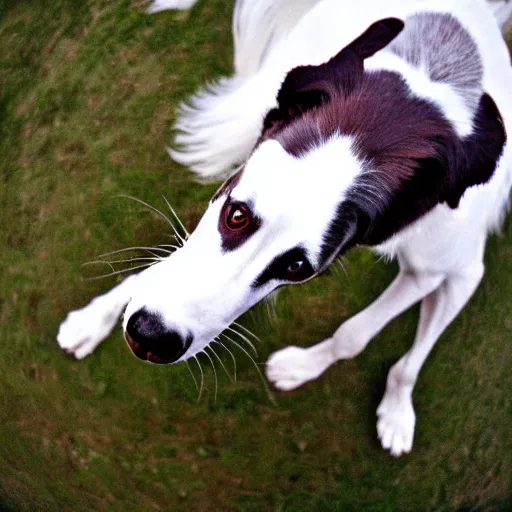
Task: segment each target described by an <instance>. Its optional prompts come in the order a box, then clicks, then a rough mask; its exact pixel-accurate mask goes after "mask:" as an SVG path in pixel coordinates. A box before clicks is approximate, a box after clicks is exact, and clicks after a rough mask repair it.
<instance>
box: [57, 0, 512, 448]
mask: <svg viewBox="0 0 512 512" xmlns="http://www.w3.org/2000/svg"><path fill="white" fill-rule="evenodd" d="M193 3H194V2H193V1H192V0H183V1H179V0H174V1H173V0H158V1H157V2H155V3H154V4H153V5H152V7H151V9H152V10H158V9H161V8H167V7H177V8H179V7H189V6H191V5H192V4H193ZM511 11H512V3H510V4H509V3H506V2H504V1H501V2H498V3H495V4H491V5H489V3H487V2H486V1H484V0H386V1H375V0H359V1H358V2H348V1H342V0H238V2H237V4H236V7H235V16H234V40H235V69H236V72H235V75H234V76H233V77H232V78H226V79H223V80H221V81H220V82H219V84H218V85H216V86H214V87H213V88H209V89H208V90H207V91H206V92H202V93H200V94H199V95H197V96H195V97H194V98H193V99H192V101H191V103H190V105H189V106H184V107H183V109H182V112H181V118H180V121H179V123H178V128H179V129H180V130H181V134H180V135H179V136H178V137H177V139H176V145H175V149H173V150H171V151H170V154H171V156H172V157H173V158H174V159H176V160H177V161H179V162H181V163H183V164H185V165H188V166H189V167H190V168H191V169H192V170H193V171H194V172H196V173H197V174H198V175H199V176H200V177H201V178H211V179H214V178H217V177H218V176H220V175H229V174H231V177H230V178H229V179H228V181H227V182H226V183H225V184H224V185H223V187H222V188H221V189H220V190H219V191H218V193H217V194H216V195H215V196H214V198H213V199H212V200H211V202H210V204H209V206H208V209H207V210H206V212H205V214H204V216H203V218H202V219H201V221H200V223H199V225H198V226H197V229H196V230H195V231H194V232H193V233H192V235H191V236H190V238H189V239H188V240H187V241H186V243H185V244H184V246H183V247H182V248H181V249H179V250H178V251H177V252H176V253H174V254H173V255H172V256H170V257H169V258H167V259H165V260H164V261H162V262H160V263H158V264H156V265H153V266H152V267H150V268H149V269H147V270H145V271H144V272H141V273H140V274H138V275H136V276H132V277H129V278H128V279H126V280H125V281H124V282H122V283H121V284H120V285H119V286H117V287H116V288H114V289H113V290H112V291H110V292H109V293H107V294H105V295H103V296H100V297H98V298H96V299H95V300H93V301H92V302H91V303H90V304H89V305H88V306H86V307H85V308H83V309H81V310H78V311H75V312H72V313H70V314H69V316H68V318H67V319H66V321H65V322H64V323H63V324H62V325H61V328H60V331H59V334H58V342H59V344H60V346H61V347H62V348H63V349H65V350H66V351H68V352H70V353H72V354H74V355H75V356H76V357H77V358H82V357H84V356H86V355H88V354H90V353H91V352H92V351H93V350H94V348H95V347H96V346H97V345H98V344H99V343H100V342H101V341H102V340H103V339H104V338H105V337H106V336H108V334H109V333H110V331H111V330H112V328H113V326H114V325H115V323H116V322H117V319H118V317H119V316H120V315H121V313H122V311H123V309H125V308H126V310H125V313H124V321H123V329H124V332H125V337H126V339H127V342H128V344H129V345H130V347H131V348H132V350H133V352H134V353H135V354H136V355H137V356H138V357H139V358H141V359H144V360H148V361H152V362H155V363H172V362H177V361H183V360H185V359H188V358H190V357H193V356H195V355H196V354H198V353H199V352H201V351H203V350H204V349H205V348H206V347H207V346H208V345H209V343H210V342H211V340H212V339H213V338H214V337H215V336H217V335H218V334H219V333H220V332H222V331H223V330H224V329H226V328H227V327H228V326H229V325H230V324H231V323H232V322H233V321H234V320H235V319H236V318H237V317H238V316H239V315H241V314H242V313H243V312H245V311H247V310H248V309H249V308H250V307H251V306H253V305H254V304H256V303H257V302H258V301H260V300H261V299H263V298H264V297H265V296H267V295H268V294H269V293H270V292H272V291H273V290H275V289H276V288H278V287H279V286H282V285H285V284H292V283H293V284H295V283H302V282H305V281H308V280H309V279H312V278H314V277H315V276H317V275H318V274H320V273H321V272H323V271H324V270H325V269H326V268H327V267H328V266H329V265H331V263H333V261H334V260H335V259H336V258H337V257H338V256H340V255H342V254H344V253H345V252H346V251H348V250H349V249H350V248H351V247H354V246H356V245H366V246H369V247H371V248H373V249H374V250H376V251H377V252H379V253H381V254H384V255H387V256H389V257H396V258H397V259H398V261H399V263H400V273H399V275H398V277H397V278H396V279H395V281H394V282H393V283H392V284H391V285H390V286H389V288H388V289H387V290H386V291H385V292H384V293H383V294H382V295H381V296H380V297H379V298H378V299H377V300H376V301H375V302H374V303H373V304H371V305H370V306H369V307H367V308H366V309H365V310H364V311H362V312H360V313H359V314H357V315H355V316H354V317H353V318H350V319H349V320H347V321H346V322H344V323H343V324H342V325H341V327H340V328H339V329H338V330H337V331H336V332H335V333H334V334H333V336H332V337H331V338H329V339H326V340H324V341H322V342H321V343H319V344H317V345H314V346H312V347H311V348H307V349H304V348H298V347H288V348H285V349H284V350H281V351H279V352H277V353H275V354H273V355H272V356H271V357H270V359H269V361H268V363H267V367H266V368H267V375H268V378H269V379H270V381H271V382H272V383H273V384H274V386H275V387H276V388H278V389H280V390H290V389H294V388H296V387H298V386H300V385H302V384H304V383H305V382H307V381H308V380H311V379H315V378H317V377H318V376H319V375H320V374H321V373H322V372H324V371H325V370H326V369H327V368H328V367H329V366H330V365H332V364H333V363H335V362H336V361H338V360H339V359H344V358H351V357H354V356H356V355H357V354H359V353H360V352H361V351H362V350H363V349H364V348H365V347H366V345H367V344H368V342H369V341H370V340H371V339H372V338H373V337H374V336H375V335H376V334H377V333H378V332H379V331H380V330H381V329H382V328H383V327H384V326H385V325H386V324H387V323H388V322H389V321H390V320H392V319H393V318H395V317H396V316H397V315H399V314H401V313H402V312H403V311H405V310H406V309H407V308H409V307H411V306H412V305H413V304H415V303H416V302H418V301H421V314H420V320H419V326H418V331H417V335H416V338H415V340H414V343H413V345H412V348H411V349H410V350H409V352H407V354H405V356H404V357H402V359H400V360H399V361H398V362H397V363H396V364H395V365H394V366H393V368H392V369H391V371H390V373H389V377H388V380H387V388H386V392H385V394H384V397H383V399H382V402H381V404H380V406H379V408H378V410H377V415H378V422H377V430H378V435H379V437H380V440H381V442H382V446H383V447H384V448H385V449H387V450H389V451H390V452H391V453H392V454H393V455H395V456H398V455H400V454H402V453H405V452H409V451H410V450H411V447H412V442H413V434H414V426H415V414H414V409H413V404H412V398H411V397H412V391H413V387H414V384H415V382H416V379H417V377H418V373H419V371H420V369H421V366H422V365H423V363H424V361H425V359H426V358H427V356H428V354H429V352H430V351H431V350H432V347H433V346H434V344H435V342H436V341H437V339H438V338H439V336H440V335H441V334H442V332H443V331H444V330H445V329H446V327H447V326H448V324H450V322H451V321H452V320H453V319H454V318H455V317H456V315H457V314H458V313H459V312H460V311H461V309H462V308H463V307H464V305H465V304H466V303H467V301H468V300H469V298H470V297H471V296H472V294H473V292H474V291H475V289H476V288H477V286H478V284H479V283H480V280H481V279H482V276H483V274H484V264H483V255H484V248H485V242H486V238H487V234H488V233H489V232H490V231H492V230H493V229H495V228H497V227H498V226H499V225H500V222H501V220H502V218H503V215H504V213H505V210H506V207H507V202H508V198H509V192H510V188H511V186H512V149H511V147H510V145H507V144H506V133H507V132H508V133H512V70H511V66H510V57H509V53H508V50H507V47H506V45H505V42H504V40H503V37H502V34H501V32H500V27H499V25H500V24H503V23H504V22H505V21H506V19H507V18H508V16H509V15H510V13H511ZM497 20H498V23H497ZM236 166H239V168H238V169H236ZM235 170H236V171H235Z"/></svg>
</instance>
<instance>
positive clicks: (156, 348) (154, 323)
mask: <svg viewBox="0 0 512 512" xmlns="http://www.w3.org/2000/svg"><path fill="white" fill-rule="evenodd" d="M124 337H125V339H126V342H127V343H128V346H129V347H130V349H131V350H132V352H133V353H134V354H135V355H136V356H137V357H138V358H139V359H142V360H143V361H150V362H151V363H156V364H170V363H174V362H175V361H177V360H178V359H179V358H180V357H181V356H182V355H183V354H185V352H186V351H187V350H188V349H189V347H190V345H191V344H192V339H193V336H192V335H191V334H189V335H188V336H187V337H186V338H184V337H183V336H182V335H181V334H180V333H178V332H177V331H173V330H169V329H167V328H166V327H165V325H164V323H163V321H162V319H161V318H160V316H159V315H156V314H154V313H150V312H149V311H147V310H146V309H145V308H142V309H139V310H138V311H136V312H135V313H134V314H133V315H132V316H131V317H130V319H129V320H128V323H127V325H126V331H125V333H124Z"/></svg>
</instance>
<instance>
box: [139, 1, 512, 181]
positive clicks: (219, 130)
mask: <svg viewBox="0 0 512 512" xmlns="http://www.w3.org/2000/svg"><path fill="white" fill-rule="evenodd" d="M320 1H321V0H237V2H236V5H235V11H234V17H233V39H234V53H235V56H234V61H235V74H234V76H232V77H229V78H222V79H220V80H219V81H218V82H217V83H214V84H210V85H208V86H207V87H206V88H205V89H203V90H202V91H200V92H199V93H197V94H196V95H195V96H193V97H192V98H191V99H190V100H189V102H187V103H184V104H182V106H181V107H180V110H179V112H178V121H177V123H176V126H175V127H176V129H177V131H178V135H177V136H176V137H175V140H174V144H173V148H172V149H169V150H168V151H169V155H170V156H171V158H173V159H174V160H175V161H177V162H179V163H181V164H183V165H186V166H187V167H189V168H190V169H191V170H192V171H193V172H194V173H195V174H197V176H198V177H199V178H201V179H204V180H215V179H218V178H222V177H226V176H227V175H229V174H230V173H231V172H232V170H233V168H234V167H235V166H236V165H238V164H240V163H242V162H244V161H245V160H246V158H247V157H248V156H249V154H250V152H251V150H252V148H253V147H254V144H255V143H256V140H257V137H258V134H259V131H260V128H261V122H262V118H263V116H264V114H265V112H266V111H268V110H269V109H270V108H271V107H272V106H273V105H274V103H275V95H276V90H277V87H278V86H279V80H280V78H279V77H277V83H273V81H272V80H269V78H268V77H266V76H261V75H262V74H258V71H259V70H260V68H261V67H262V65H263V63H264V62H265V59H266V57H267V56H268V55H269V53H270V52H271V50H272V49H273V48H274V47H275V46H276V44H277V43H279V41H281V40H282V39H283V38H284V37H286V36H287V35H288V34H289V33H290V31H291V30H292V29H293V27H294V26H295V25H296V24H297V23H298V21H299V20H300V19H301V18H302V17H303V16H304V15H305V14H306V13H307V12H308V11H309V10H310V9H311V8H312V7H313V6H314V5H315V4H317V3H319V2H320ZM339 1H340V2H341V1H349V0H339ZM195 2H196V0H155V1H154V2H153V3H152V5H151V6H150V7H149V11H150V12H156V11H157V10H163V9H179V8H187V7H190V6H191V5H193V4H194V3H195ZM488 4H489V6H490V8H491V10H492V11H493V13H494V15H495V17H496V20H497V22H498V24H499V25H500V27H501V28H502V30H504V28H505V26H506V25H507V23H508V21H509V19H510V17H511V16H512V0H488ZM281 78H282V77H281Z"/></svg>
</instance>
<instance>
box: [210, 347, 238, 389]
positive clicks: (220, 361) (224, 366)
mask: <svg viewBox="0 0 512 512" xmlns="http://www.w3.org/2000/svg"><path fill="white" fill-rule="evenodd" d="M208 348H209V349H210V350H211V351H212V352H213V354H214V356H215V357H216V358H217V360H218V361H219V363H220V365H221V366H222V368H224V371H225V372H226V375H227V376H228V379H229V382H231V383H233V377H231V375H230V374H229V372H228V369H227V368H226V365H225V364H224V362H223V361H222V359H221V358H220V357H219V354H217V352H215V350H214V348H213V347H212V346H211V345H210V346H209V347H208Z"/></svg>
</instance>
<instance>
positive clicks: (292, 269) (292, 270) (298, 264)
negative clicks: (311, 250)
mask: <svg viewBox="0 0 512 512" xmlns="http://www.w3.org/2000/svg"><path fill="white" fill-rule="evenodd" d="M304 265H305V263H304V260H298V261H294V262H293V263H292V264H291V265H289V266H288V268H287V269H286V271H287V272H288V274H296V273H297V272H300V270H301V269H302V268H303V267H304Z"/></svg>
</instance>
